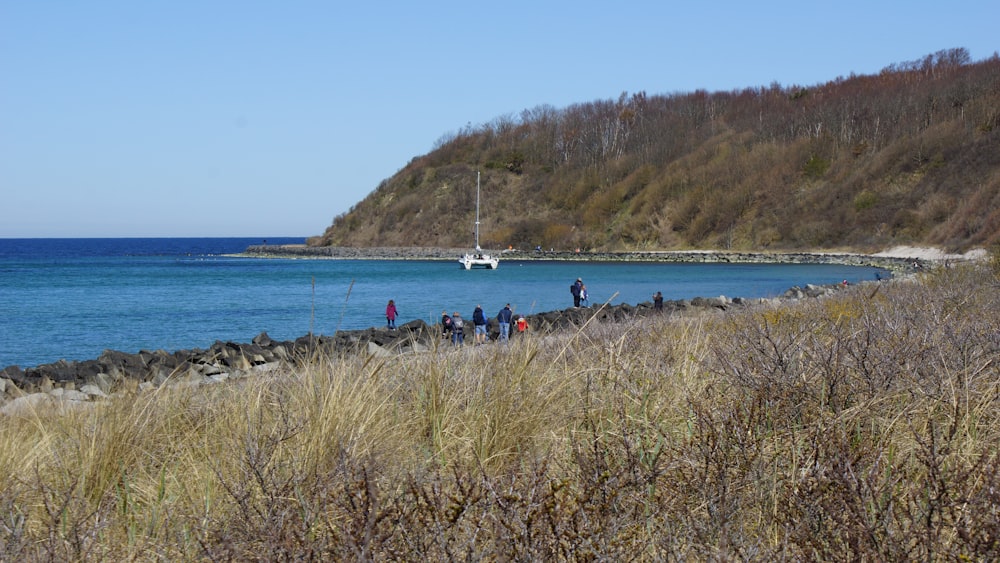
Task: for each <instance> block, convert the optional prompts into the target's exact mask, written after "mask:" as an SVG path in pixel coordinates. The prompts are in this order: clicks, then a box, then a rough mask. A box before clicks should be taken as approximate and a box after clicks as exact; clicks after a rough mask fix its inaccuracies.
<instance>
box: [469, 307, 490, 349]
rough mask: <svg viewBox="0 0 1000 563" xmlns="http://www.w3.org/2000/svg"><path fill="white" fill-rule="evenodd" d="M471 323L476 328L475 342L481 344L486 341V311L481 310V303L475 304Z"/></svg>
mask: <svg viewBox="0 0 1000 563" xmlns="http://www.w3.org/2000/svg"><path fill="white" fill-rule="evenodd" d="M472 324H473V325H474V326H475V328H476V336H475V338H476V344H483V343H485V342H486V338H487V334H486V313H484V312H483V306H482V305H476V309H475V310H474V311H472Z"/></svg>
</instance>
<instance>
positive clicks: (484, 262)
mask: <svg viewBox="0 0 1000 563" xmlns="http://www.w3.org/2000/svg"><path fill="white" fill-rule="evenodd" d="M475 232H476V250H475V252H467V253H466V254H465V255H464V256H462V257H461V258H459V259H458V263H459V264H461V265H462V267H463V268H465V269H466V270H471V269H473V268H489V269H491V270H496V269H497V266H499V265H500V259H499V258H498V257H496V256H492V255H490V254H487V253H485V252H483V249H482V248H480V246H479V171H478V170H477V171H476V231H475Z"/></svg>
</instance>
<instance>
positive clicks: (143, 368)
mask: <svg viewBox="0 0 1000 563" xmlns="http://www.w3.org/2000/svg"><path fill="white" fill-rule="evenodd" d="M865 283H875V282H865ZM842 289H844V287H843V286H841V285H840V284H832V285H807V286H806V287H805V288H800V287H793V288H790V289H789V290H787V291H786V292H785V293H784V295H782V296H780V297H777V298H774V299H771V300H768V299H744V298H740V297H735V298H732V299H730V298H728V297H725V296H719V297H712V298H703V297H698V298H694V299H690V300H674V301H664V303H663V305H664V306H663V311H662V313H663V314H671V313H679V312H687V311H699V310H701V311H708V310H727V309H729V308H730V307H739V306H745V305H750V304H755V303H763V302H767V301H774V302H782V301H793V300H797V299H804V298H816V297H822V296H824V295H827V294H830V293H833V292H836V291H840V290H842ZM657 313H658V312H657V311H656V310H655V309H654V308H653V304H652V303H651V302H648V301H647V302H643V303H639V304H637V305H630V304H620V305H612V306H606V307H601V306H599V305H598V306H593V307H580V308H569V309H563V310H556V311H549V312H543V313H537V314H532V315H527V316H526V317H525V318H526V319H527V320H528V324H529V326H530V327H531V330H532V332H533V333H542V334H544V333H550V332H554V331H558V330H564V329H569V328H572V327H579V326H582V325H583V324H584V323H586V322H587V321H588V320H590V318H591V317H592V316H594V317H596V318H595V319H594V320H596V321H597V322H622V321H628V320H632V319H636V318H641V317H646V316H650V315H655V314H657ZM470 329H471V327H470ZM489 330H490V339H491V340H494V341H495V340H496V339H497V337H498V336H499V327H498V325H497V322H496V319H490V325H489ZM516 337H517V335H514V338H516ZM438 345H442V346H449V347H450V346H451V345H450V344H449V343H446V342H444V341H442V340H441V327H440V326H439V325H437V324H434V325H431V324H427V323H426V322H425V321H423V320H419V319H418V320H414V321H410V322H408V323H406V324H403V325H400V326H399V327H398V328H397V329H396V330H389V329H387V328H381V327H379V328H374V327H373V328H367V329H361V330H345V331H337V332H336V333H335V334H333V335H309V334H307V335H305V336H302V337H299V338H297V339H295V340H292V341H276V340H273V339H271V338H270V337H269V336H268V335H267V333H266V332H265V333H261V334H259V335H258V336H256V337H255V338H254V339H253V340H252V341H251V342H249V343H238V342H223V341H216V342H215V343H214V344H213V345H211V346H210V347H208V348H207V349H200V348H195V349H190V350H178V351H174V352H167V351H165V350H155V351H151V350H141V351H139V352H138V353H134V354H129V353H126V352H121V351H116V350H106V351H105V352H104V353H102V354H101V355H100V356H99V357H98V358H96V359H93V360H85V361H66V360H59V361H57V362H53V363H48V364H42V365H39V366H36V367H30V368H26V369H22V368H20V367H19V366H8V367H6V368H4V369H2V370H0V405H2V406H0V414H14V413H17V412H21V411H22V409H24V408H33V407H34V406H38V405H40V404H43V403H40V402H39V401H41V399H38V398H31V399H26V398H25V397H28V396H30V395H33V394H39V393H41V394H47V395H49V396H50V397H48V398H47V399H46V401H49V402H52V401H55V402H56V403H59V404H66V403H67V402H68V401H69V402H72V403H73V404H76V403H80V402H88V401H94V400H100V399H103V398H105V397H107V396H110V395H112V394H113V393H115V392H116V391H117V390H118V389H120V388H122V387H123V386H124V385H125V383H126V381H128V380H132V381H133V382H134V383H135V384H137V385H138V388H139V389H140V390H148V389H153V388H156V387H159V386H161V385H168V384H174V385H207V384H214V383H221V382H223V381H226V380H229V379H239V378H244V377H251V376H255V375H260V374H263V373H268V372H272V371H277V370H281V369H295V368H297V367H301V366H303V365H306V364H308V363H309V362H310V361H312V360H314V359H315V358H318V357H327V356H331V355H332V356H338V355H349V354H370V355H376V356H385V355H394V354H404V353H411V352H422V351H427V350H431V349H433V348H434V347H435V346H438ZM12 404H13V406H11V405H12ZM44 404H49V403H44Z"/></svg>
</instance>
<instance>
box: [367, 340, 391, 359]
mask: <svg viewBox="0 0 1000 563" xmlns="http://www.w3.org/2000/svg"><path fill="white" fill-rule="evenodd" d="M367 349H368V353H369V354H371V355H372V356H375V357H376V358H389V357H392V353H391V352H389V351H388V350H386V349H385V348H383V347H381V346H379V345H378V344H376V343H375V342H369V343H368V348H367Z"/></svg>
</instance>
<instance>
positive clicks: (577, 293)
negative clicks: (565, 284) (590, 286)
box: [569, 278, 583, 307]
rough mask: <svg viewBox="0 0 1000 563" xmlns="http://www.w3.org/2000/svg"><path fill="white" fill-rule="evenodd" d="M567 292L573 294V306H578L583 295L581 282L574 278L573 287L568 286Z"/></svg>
mask: <svg viewBox="0 0 1000 563" xmlns="http://www.w3.org/2000/svg"><path fill="white" fill-rule="evenodd" d="M569 292H570V293H572V294H573V306H574V307H579V306H580V297H581V296H582V295H583V280H582V279H580V278H576V281H575V282H574V283H573V285H571V286H569Z"/></svg>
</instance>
